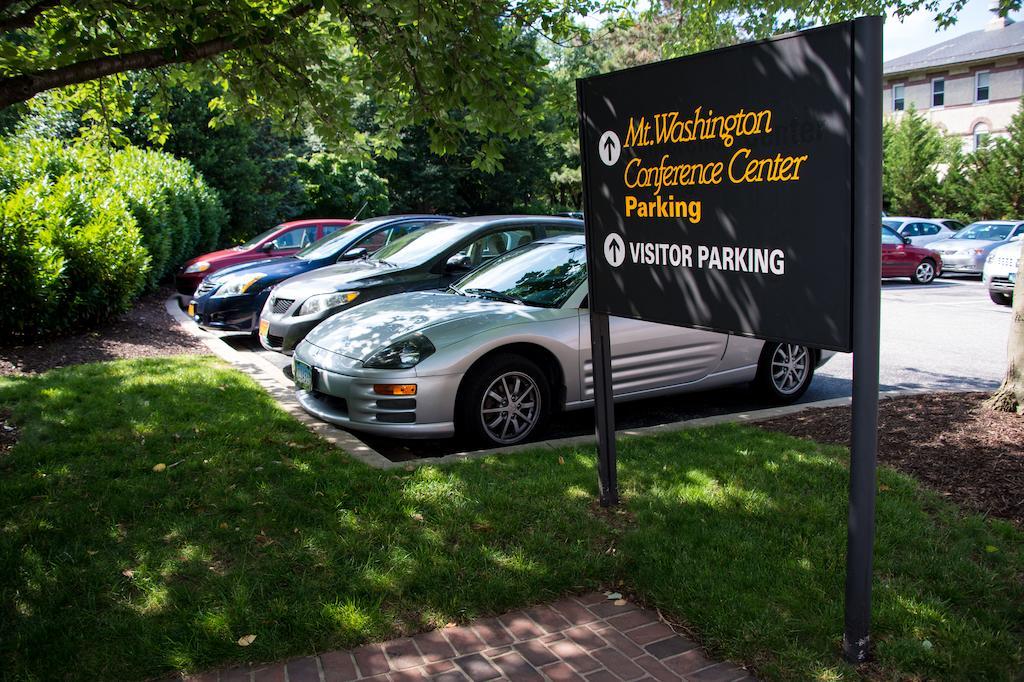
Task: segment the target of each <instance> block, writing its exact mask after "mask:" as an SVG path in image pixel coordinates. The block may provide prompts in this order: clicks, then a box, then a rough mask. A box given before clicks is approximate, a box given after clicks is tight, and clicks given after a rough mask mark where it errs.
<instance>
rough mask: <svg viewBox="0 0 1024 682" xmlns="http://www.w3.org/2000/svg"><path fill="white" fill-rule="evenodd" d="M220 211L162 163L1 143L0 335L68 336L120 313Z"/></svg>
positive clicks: (198, 242)
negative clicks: (58, 334) (51, 334)
mask: <svg viewBox="0 0 1024 682" xmlns="http://www.w3.org/2000/svg"><path fill="white" fill-rule="evenodd" d="M224 220H225V214H224V209H223V208H222V206H221V204H220V200H219V198H218V197H217V195H216V193H215V192H214V191H213V190H211V189H209V188H208V187H207V186H206V184H205V183H204V182H203V180H202V178H201V177H200V176H199V175H198V174H197V173H196V172H195V170H194V169H193V168H192V166H191V165H190V164H189V163H188V162H186V161H181V160H178V159H175V158H173V157H171V156H170V155H168V154H163V153H160V152H154V151H144V150H140V149H135V148H128V149H124V150H120V151H116V152H111V151H109V150H107V149H104V148H101V147H96V146H93V145H87V144H76V145H74V146H70V145H66V144H63V143H61V142H57V141H53V140H44V139H38V138H17V139H12V140H8V141H4V140H0V333H3V334H4V336H5V337H7V338H10V337H12V336H13V337H15V338H18V337H32V336H38V335H41V334H45V333H54V332H56V333H61V332H68V331H72V330H75V329H78V328H81V327H82V326H85V325H89V324H94V323H96V322H99V321H101V320H103V319H105V318H107V317H110V316H112V315H116V314H118V313H121V312H123V311H125V310H126V309H127V308H128V307H129V306H130V305H131V303H132V301H133V300H134V299H135V298H137V297H138V295H139V294H140V293H141V292H142V291H144V290H145V289H146V288H151V287H153V286H154V285H155V284H156V283H157V282H158V281H159V280H160V279H161V278H163V277H164V276H165V275H167V274H169V273H171V272H172V271H173V270H174V269H175V268H176V267H177V266H178V265H179V264H180V263H181V262H183V261H184V260H185V259H187V258H188V257H189V256H191V255H192V254H193V253H194V252H195V251H196V250H203V249H209V248H212V247H213V246H214V245H215V243H216V241H217V238H218V235H219V232H220V228H221V226H222V225H223V224H224Z"/></svg>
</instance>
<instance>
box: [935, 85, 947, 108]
mask: <svg viewBox="0 0 1024 682" xmlns="http://www.w3.org/2000/svg"><path fill="white" fill-rule="evenodd" d="M945 102H946V79H945V78H934V79H932V106H933V107H941V106H942V105H943V104H945Z"/></svg>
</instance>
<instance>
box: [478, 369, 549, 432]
mask: <svg viewBox="0 0 1024 682" xmlns="http://www.w3.org/2000/svg"><path fill="white" fill-rule="evenodd" d="M540 415H541V401H540V390H539V389H538V388H537V384H536V383H535V382H534V380H533V379H532V378H531V377H530V375H528V374H525V373H523V372H506V373H505V374H501V375H499V376H498V377H497V378H496V379H495V380H494V381H492V382H491V384H490V386H488V387H487V390H486V391H484V397H483V400H482V401H481V402H480V419H481V422H482V423H483V427H484V429H485V430H486V432H487V435H488V436H489V437H490V438H491V439H492V440H493V441H495V442H497V443H516V442H518V441H520V440H522V439H524V438H526V436H527V435H529V434H530V432H531V431H533V428H534V427H535V426H536V425H537V422H538V421H539V419H540Z"/></svg>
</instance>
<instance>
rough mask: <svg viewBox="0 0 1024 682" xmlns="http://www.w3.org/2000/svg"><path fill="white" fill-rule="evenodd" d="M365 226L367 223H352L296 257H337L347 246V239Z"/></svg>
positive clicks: (315, 243)
mask: <svg viewBox="0 0 1024 682" xmlns="http://www.w3.org/2000/svg"><path fill="white" fill-rule="evenodd" d="M365 225H366V223H352V224H351V225H347V226H345V227H340V228H338V229H337V230H335V231H334V232H332V233H330V234H329V235H327V236H326V237H324V238H323V239H321V240H320V241H316V242H313V243H312V244H310V245H309V246H307V247H306V248H304V249H303V250H302V251H299V252H298V253H297V254H295V257H296V258H301V259H302V260H319V259H321V258H330V257H332V256H336V255H337V254H338V250H339V249H341V248H342V247H343V246H344V245H345V243H346V241H347V237H350V236H351V235H352V233H353V232H354V231H355V230H357V229H360V228H362V227H364V226H365Z"/></svg>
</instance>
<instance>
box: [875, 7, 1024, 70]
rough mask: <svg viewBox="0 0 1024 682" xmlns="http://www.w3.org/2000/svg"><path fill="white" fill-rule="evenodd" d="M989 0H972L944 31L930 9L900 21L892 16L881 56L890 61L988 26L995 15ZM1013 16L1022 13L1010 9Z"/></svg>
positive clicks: (885, 33) (888, 23)
mask: <svg viewBox="0 0 1024 682" xmlns="http://www.w3.org/2000/svg"><path fill="white" fill-rule="evenodd" d="M988 5H989V1H988V0H969V2H968V3H967V4H966V5H965V6H964V8H963V9H962V10H961V11H960V14H959V15H957V16H958V19H957V22H956V24H954V25H953V26H952V27H951V28H949V29H947V30H945V31H941V32H939V31H936V26H935V21H934V20H933V19H932V14H931V13H930V12H928V11H924V10H922V11H919V12H915V13H914V14H912V15H910V16H909V17H907V18H906V19H904V20H903V23H900V22H899V21H898V20H897V19H895V18H891V17H890V18H889V19H887V20H886V22H885V32H884V34H883V43H882V59H883V60H884V61H889V60H890V59H895V58H896V57H902V56H903V55H905V54H910V53H911V52H916V51H917V50H920V49H923V48H925V47H928V46H930V45H935V44H937V43H941V42H943V41H945V40H949V39H950V38H955V37H956V36H959V35H963V34H964V33H970V32H971V31H979V30H981V29H983V28H985V24H987V23H988V21H989V19H991V18H992V16H993V14H992V13H991V12H989V11H988ZM1010 18H1011V19H1014V20H1015V21H1020V20H1021V17H1020V15H1019V13H1013V12H1011V13H1010Z"/></svg>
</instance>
